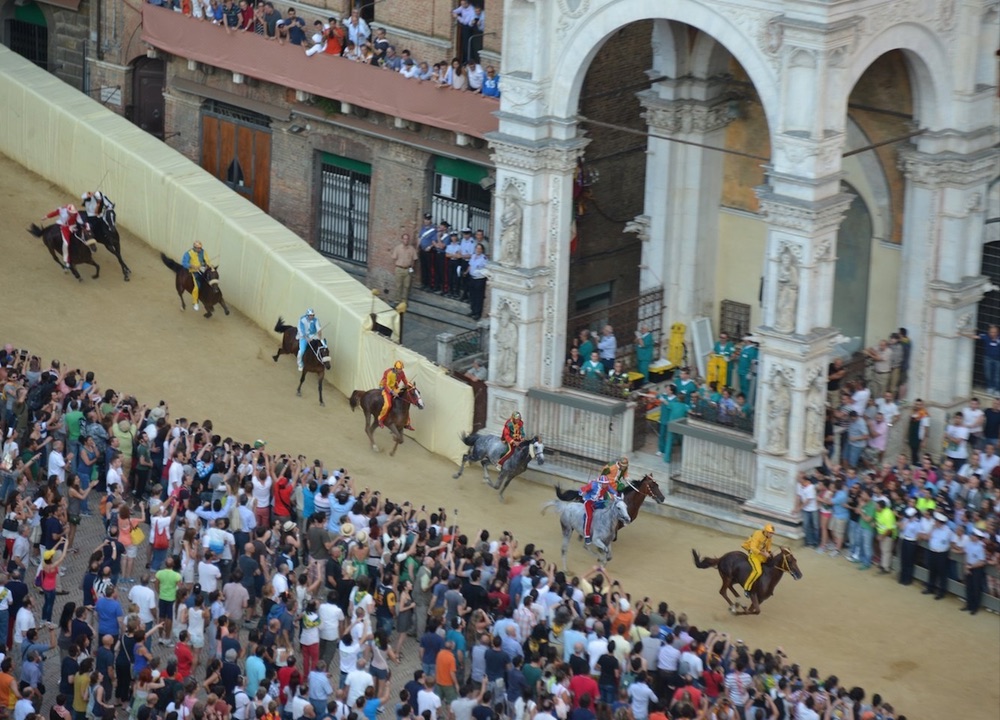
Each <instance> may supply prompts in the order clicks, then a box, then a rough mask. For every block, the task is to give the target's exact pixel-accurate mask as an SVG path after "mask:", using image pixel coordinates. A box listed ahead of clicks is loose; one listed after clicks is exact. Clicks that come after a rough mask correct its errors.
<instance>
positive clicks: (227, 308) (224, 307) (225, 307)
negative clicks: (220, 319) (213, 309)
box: [219, 295, 229, 315]
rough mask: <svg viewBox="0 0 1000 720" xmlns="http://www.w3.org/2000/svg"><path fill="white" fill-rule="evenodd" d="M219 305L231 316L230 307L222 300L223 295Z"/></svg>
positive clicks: (220, 297)
mask: <svg viewBox="0 0 1000 720" xmlns="http://www.w3.org/2000/svg"><path fill="white" fill-rule="evenodd" d="M219 305H221V306H222V312H224V313H226V315H228V314H229V306H228V305H226V301H225V300H223V299H222V295H219Z"/></svg>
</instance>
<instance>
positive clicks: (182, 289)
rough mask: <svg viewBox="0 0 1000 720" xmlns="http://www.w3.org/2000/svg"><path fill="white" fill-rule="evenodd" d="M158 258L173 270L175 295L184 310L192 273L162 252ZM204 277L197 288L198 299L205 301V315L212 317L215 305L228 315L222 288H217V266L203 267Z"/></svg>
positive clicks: (191, 288)
mask: <svg viewBox="0 0 1000 720" xmlns="http://www.w3.org/2000/svg"><path fill="white" fill-rule="evenodd" d="M160 260H162V261H163V264H164V265H166V266H167V267H168V268H170V269H171V270H173V271H174V287H175V288H176V290H177V297H179V298H180V299H181V310H186V309H187V305H185V304H184V293H186V292H187V293H190V292H191V291H192V290H194V283H195V279H194V275H193V274H192V272H191V271H190V270H188V269H187V268H186V267H184V266H183V265H181V264H180V263H179V262H177V261H175V260H171V259H170V258H168V257H167V256H166V255H164V254H163V253H160ZM204 278H205V279H204V282H203V283H202V285H201V287H200V288H199V292H198V299H199V300H200V301H201V302H203V303H205V317H206V318H210V317H212V309H213V308H214V307H215V306H216V305H221V306H222V309H223V310H225V312H226V315H228V314H229V306H228V305H226V301H225V300H223V299H222V290H221V289H220V288H219V268H218V266H211V265H210V266H209V267H207V268H205V272H204Z"/></svg>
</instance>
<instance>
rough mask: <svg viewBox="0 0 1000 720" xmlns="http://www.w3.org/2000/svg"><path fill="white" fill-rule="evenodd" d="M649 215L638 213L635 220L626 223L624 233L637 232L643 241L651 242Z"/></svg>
mask: <svg viewBox="0 0 1000 720" xmlns="http://www.w3.org/2000/svg"><path fill="white" fill-rule="evenodd" d="M649 221H650V218H649V215H636V216H635V220H630V221H629V222H627V223H625V229H624V230H622V232H623V233H635V236H636V237H637V238H639V240H641V241H642V242H649V239H650V236H649Z"/></svg>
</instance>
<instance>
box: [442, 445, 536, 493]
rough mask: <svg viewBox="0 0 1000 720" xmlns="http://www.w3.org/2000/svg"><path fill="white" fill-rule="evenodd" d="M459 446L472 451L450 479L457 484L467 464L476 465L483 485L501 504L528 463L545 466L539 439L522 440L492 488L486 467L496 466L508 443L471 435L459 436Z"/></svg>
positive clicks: (463, 457) (463, 459)
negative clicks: (496, 495) (467, 447)
mask: <svg viewBox="0 0 1000 720" xmlns="http://www.w3.org/2000/svg"><path fill="white" fill-rule="evenodd" d="M462 442H464V443H465V444H466V445H468V446H469V447H470V448H472V449H471V450H470V451H469V452H467V453H465V455H463V456H462V465H461V467H459V468H458V472H457V473H455V474H454V475H452V477H453V478H455V479H456V480H457V479H458V478H460V477H462V473H463V472H464V471H465V464H466V463H474V462H479V463H481V464H482V466H483V482H484V483H488V484H489V486H490V487H492V488H495V489H497V490H499V491H500V499H501V500H503V493H504V490H506V489H507V486H508V485H510V481H511V480H513V479H514V478H516V477H517V476H518V475H520V474H522V473H523V472H524V471H525V470H527V469H528V463H530V462H531V461H532V460H535V461H537V462H538V464H539V465H544V464H545V446H544V445H542V443H541V441H539V439H538V436H537V435H535V436H534V437H532V438H525V439H524V440H523V441H522V442H521V444H520V445H518V446H517V447H516V448H514V452H513V453H511V456H510V457H509V458H507V462H505V463H504V464H503V469H502V470H501V471H500V474H499V475H498V476H497V482H496V484H495V485H494V484H493V483H492V482H490V473H489V470H488V469H487V466H489V465H496V464H497V461H498V460H499V459H500V458H502V457H503V454H504V453H505V452H507V443H505V442H504V441H503V440H501V439H500V437H499V436H497V435H488V434H486V433H481V432H474V433H472V434H471V435H466V434H465V433H462Z"/></svg>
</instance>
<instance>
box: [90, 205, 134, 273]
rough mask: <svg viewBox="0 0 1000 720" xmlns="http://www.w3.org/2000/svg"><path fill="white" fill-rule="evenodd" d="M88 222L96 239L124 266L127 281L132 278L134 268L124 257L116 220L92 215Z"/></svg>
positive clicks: (123, 271) (123, 270)
mask: <svg viewBox="0 0 1000 720" xmlns="http://www.w3.org/2000/svg"><path fill="white" fill-rule="evenodd" d="M87 222H88V223H89V224H90V231H91V234H92V235H93V236H94V239H95V240H96V241H97V242H99V243H101V245H103V246H104V247H106V248H107V249H108V252H109V253H111V254H112V255H114V256H115V259H116V260H118V264H119V265H121V266H122V275H124V277H125V282H128V281H129V280H130V279H131V277H130V276H131V275H132V270H131V268H129V266H128V265H126V264H125V260H123V259H122V241H121V237H120V236H119V235H118V227H117V226H116V225H115V224H114V222H110V223H109V222H106V221H105V220H104V219H103V218H99V217H91V218H88V220H87Z"/></svg>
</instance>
